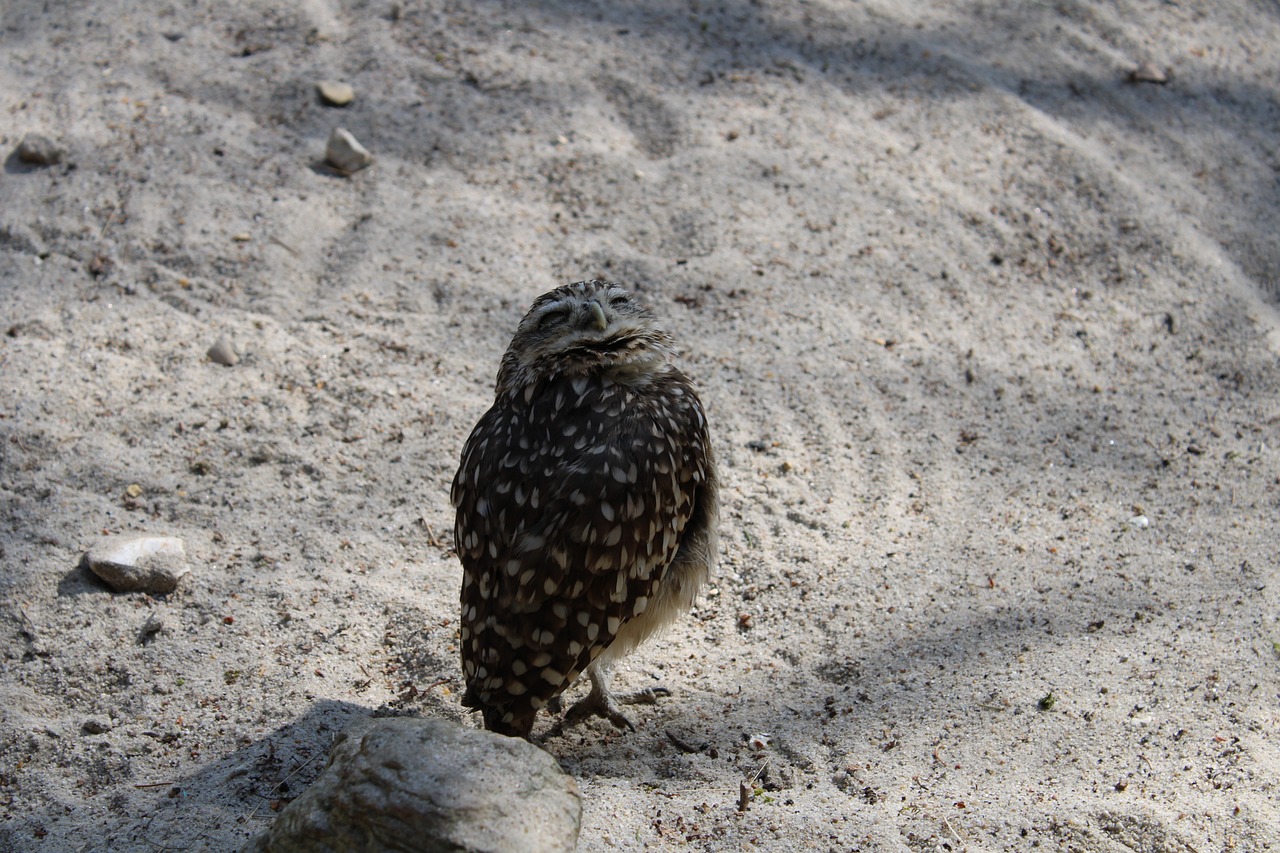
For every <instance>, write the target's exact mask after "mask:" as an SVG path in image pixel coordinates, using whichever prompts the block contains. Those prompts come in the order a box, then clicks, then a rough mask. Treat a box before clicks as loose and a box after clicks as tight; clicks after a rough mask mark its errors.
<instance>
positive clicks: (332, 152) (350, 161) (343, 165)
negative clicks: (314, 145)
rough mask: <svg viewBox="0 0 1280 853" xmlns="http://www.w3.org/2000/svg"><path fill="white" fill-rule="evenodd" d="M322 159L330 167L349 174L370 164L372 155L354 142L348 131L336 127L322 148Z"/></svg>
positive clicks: (354, 139)
mask: <svg viewBox="0 0 1280 853" xmlns="http://www.w3.org/2000/svg"><path fill="white" fill-rule="evenodd" d="M324 159H325V160H327V161H328V162H329V163H330V165H332V166H335V167H337V168H338V169H340V170H342V171H343V172H346V173H347V174H351V173H352V172H358V171H360V170H361V169H363V168H365V167H366V166H368V165H369V164H370V163H372V162H373V155H372V154H370V153H369V152H368V150H367V149H366V148H365V147H364V146H363V145H361V144H360V143H359V142H357V141H356V138H355V137H354V136H352V135H351V132H350V131H348V130H345V129H343V128H341V127H336V128H334V129H333V133H331V134H329V142H328V144H327V145H325V147H324Z"/></svg>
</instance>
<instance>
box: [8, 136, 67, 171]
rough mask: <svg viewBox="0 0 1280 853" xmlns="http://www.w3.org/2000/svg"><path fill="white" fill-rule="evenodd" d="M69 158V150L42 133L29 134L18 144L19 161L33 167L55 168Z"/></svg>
mask: <svg viewBox="0 0 1280 853" xmlns="http://www.w3.org/2000/svg"><path fill="white" fill-rule="evenodd" d="M66 156H67V149H65V148H63V147H62V146H61V145H59V144H58V143H56V142H54V141H53V140H52V139H50V138H49V137H47V136H45V135H44V134H40V133H28V134H27V135H26V136H24V137H22V141H21V142H20V143H18V159H19V160H21V161H22V162H23V163H28V164H30V165H32V166H54V165H57V164H58V163H61V162H62V160H63V158H64V157H66Z"/></svg>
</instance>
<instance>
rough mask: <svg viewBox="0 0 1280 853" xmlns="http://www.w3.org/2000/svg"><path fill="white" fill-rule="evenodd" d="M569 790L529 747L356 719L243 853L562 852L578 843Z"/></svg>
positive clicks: (437, 726)
mask: <svg viewBox="0 0 1280 853" xmlns="http://www.w3.org/2000/svg"><path fill="white" fill-rule="evenodd" d="M581 819H582V797H581V794H579V792H578V785H577V783H576V782H574V781H573V778H572V777H571V776H568V775H566V774H565V773H564V772H563V771H562V770H561V769H560V766H559V765H558V764H557V763H556V760H555V759H554V758H552V757H551V756H550V755H548V754H547V753H545V752H543V751H542V750H541V749H539V748H538V747H536V746H534V745H533V744H531V743H528V742H526V741H523V740H519V739H516V738H509V737H503V736H502V735H495V734H492V733H490V732H486V731H482V730H480V729H468V728H463V727H462V726H459V725H457V724H455V723H450V722H447V721H444V720H430V719H410V718H405V717H397V718H390V719H380V720H371V721H362V722H360V723H357V724H356V725H354V726H352V727H350V728H349V729H347V730H346V731H345V732H343V733H342V735H340V736H339V738H338V742H337V743H336V744H334V747H333V749H332V750H331V751H330V752H329V764H328V766H327V767H326V768H325V770H324V772H323V773H321V774H320V777H319V778H318V779H316V781H315V783H314V784H312V785H311V787H310V788H308V789H307V790H306V791H305V792H304V793H303V794H302V796H300V797H298V799H296V800H294V801H293V802H292V803H290V804H289V805H288V806H287V807H286V808H285V809H284V810H283V811H282V812H281V813H280V816H279V817H278V818H277V819H276V822H275V823H274V824H273V825H272V827H271V829H270V830H268V831H267V832H266V833H265V834H263V835H260V836H258V837H257V838H255V839H254V840H253V841H251V842H250V843H249V844H248V845H247V846H246V847H245V848H244V850H243V851H242V853H346V851H352V853H354V851H360V853H381V852H382V851H388V853H389V851H397V853H434V851H442V852H443V851H450V853H456V851H503V853H521V851H562V850H572V849H573V848H574V846H575V845H576V844H577V840H578V828H579V825H580V822H581Z"/></svg>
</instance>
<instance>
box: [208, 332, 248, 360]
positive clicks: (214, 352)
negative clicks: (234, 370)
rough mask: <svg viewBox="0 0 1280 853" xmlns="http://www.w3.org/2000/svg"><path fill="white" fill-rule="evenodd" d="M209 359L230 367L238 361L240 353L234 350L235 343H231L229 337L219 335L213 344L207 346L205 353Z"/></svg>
mask: <svg viewBox="0 0 1280 853" xmlns="http://www.w3.org/2000/svg"><path fill="white" fill-rule="evenodd" d="M206 355H208V356H209V360H210V361H212V362H213V363H214V364H223V365H226V366H227V367H232V366H234V365H236V364H238V363H239V362H240V354H239V353H237V352H236V347H235V344H233V343H231V339H230V338H228V337H227V336H226V335H221V336H220V337H219V338H218V339H217V340H216V341H214V342H213V346H211V347H209V351H208V352H207V353H206Z"/></svg>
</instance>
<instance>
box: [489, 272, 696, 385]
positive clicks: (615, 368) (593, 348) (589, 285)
mask: <svg viewBox="0 0 1280 853" xmlns="http://www.w3.org/2000/svg"><path fill="white" fill-rule="evenodd" d="M674 357H675V348H674V345H673V343H672V339H671V336H670V335H669V334H667V332H666V331H664V330H663V329H662V327H661V326H659V325H658V322H657V319H656V318H655V317H654V316H653V312H651V311H650V310H649V309H648V308H646V307H645V306H644V305H641V304H640V303H639V302H637V301H636V299H635V297H633V296H632V295H631V293H630V292H629V291H627V290H625V289H624V288H622V287H619V286H618V285H616V284H613V283H611V282H607V281H579V282H574V283H573V284H566V285H564V286H562V287H557V288H556V289H555V290H552V291H549V292H547V293H544V294H542V295H541V296H539V297H538V298H537V299H535V300H534V301H533V305H531V306H530V307H529V311H528V313H526V314H525V315H524V319H523V320H521V321H520V325H519V326H518V327H517V328H516V333H515V336H514V337H513V338H512V339H511V344H510V346H508V347H507V352H506V354H505V355H504V356H503V357H502V366H501V367H500V368H499V369H498V392H499V393H502V392H503V391H510V390H513V389H516V388H524V387H526V386H528V385H530V384H531V383H533V382H536V381H538V380H539V379H546V378H551V377H556V376H565V377H570V376H581V375H585V374H589V373H602V374H605V375H609V376H611V378H613V379H615V380H617V381H624V382H625V381H628V380H629V379H638V378H639V377H642V376H652V375H654V374H655V373H658V372H661V369H662V368H663V367H664V366H665V365H668V364H670V363H671V362H672V360H673V359H674Z"/></svg>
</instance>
